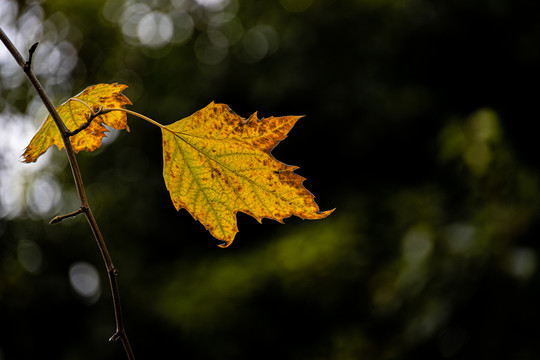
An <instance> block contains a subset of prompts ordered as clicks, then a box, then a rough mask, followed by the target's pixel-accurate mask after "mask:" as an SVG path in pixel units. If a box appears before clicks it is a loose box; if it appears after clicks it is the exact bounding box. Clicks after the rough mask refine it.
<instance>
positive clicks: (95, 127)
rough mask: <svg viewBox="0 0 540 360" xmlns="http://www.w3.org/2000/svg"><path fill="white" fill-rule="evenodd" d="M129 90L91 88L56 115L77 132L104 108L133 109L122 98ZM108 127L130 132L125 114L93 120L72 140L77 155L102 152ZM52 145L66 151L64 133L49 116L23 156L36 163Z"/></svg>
mask: <svg viewBox="0 0 540 360" xmlns="http://www.w3.org/2000/svg"><path fill="white" fill-rule="evenodd" d="M125 88H127V85H122V84H117V83H114V84H97V85H93V86H89V87H87V88H86V89H84V90H83V91H82V92H81V93H80V94H78V95H76V96H74V97H72V98H70V99H69V100H68V101H66V102H65V103H63V104H62V105H60V106H58V107H57V108H56V111H58V114H59V115H60V118H61V119H62V121H63V122H64V124H65V125H66V127H67V128H68V130H69V131H75V130H76V129H78V128H79V127H80V126H81V125H84V124H85V123H87V119H88V118H89V117H90V116H91V115H92V114H95V113H97V112H98V111H99V110H100V109H101V108H123V107H124V106H125V105H131V101H129V99H128V98H127V97H126V96H125V95H123V94H122V91H123V90H124V89H125ZM105 125H107V126H109V127H111V128H114V129H118V130H122V129H126V130H127V131H129V127H128V126H127V116H126V113H124V112H121V111H114V112H108V113H104V114H102V115H100V116H98V117H96V118H95V119H94V120H92V122H90V124H89V126H88V127H87V128H85V129H84V130H81V131H80V132H79V133H77V134H76V135H73V136H71V137H70V141H71V144H72V146H73V150H75V152H79V151H81V150H85V151H94V150H96V149H97V148H99V147H100V146H101V140H102V139H103V137H104V136H107V135H106V133H107V132H108V131H109V130H108V129H107V128H106V127H105ZM52 145H56V146H57V147H58V149H59V150H62V149H63V148H64V143H63V141H62V137H61V135H60V131H59V130H58V128H57V127H56V124H55V123H54V121H53V119H52V117H51V116H50V115H49V116H48V117H47V119H45V122H44V123H43V125H41V127H40V129H39V130H38V132H37V133H36V135H34V137H33V138H32V140H31V141H30V144H29V145H28V146H27V147H26V149H25V151H24V153H23V160H24V162H27V163H30V162H34V161H36V160H37V159H38V157H40V156H41V155H42V154H43V153H45V152H46V151H47V149H48V148H49V147H51V146H52Z"/></svg>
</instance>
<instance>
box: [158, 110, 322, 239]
mask: <svg viewBox="0 0 540 360" xmlns="http://www.w3.org/2000/svg"><path fill="white" fill-rule="evenodd" d="M299 118H300V116H283V117H270V118H265V119H261V120H259V119H258V118H257V114H256V113H255V114H253V115H252V116H251V117H250V118H249V119H247V120H246V119H243V118H241V117H240V116H238V115H236V114H235V113H234V112H232V111H231V110H230V109H229V107H228V106H227V105H225V104H215V103H213V102H212V103H211V104H209V105H208V106H207V107H205V108H204V109H201V110H199V111H197V112H196V113H194V114H193V115H191V116H189V117H187V118H185V119H182V120H180V121H177V122H175V123H173V124H171V125H167V126H163V127H162V135H163V177H164V179H165V184H166V186H167V190H169V193H170V195H171V199H172V201H173V204H174V206H175V207H176V209H177V210H180V209H181V208H185V209H186V210H187V211H188V212H189V213H190V214H191V215H192V216H193V217H194V218H195V219H196V220H199V221H200V222H201V223H202V224H203V225H204V226H205V227H206V228H207V229H208V230H209V231H210V233H211V234H212V235H213V236H214V237H216V238H217V239H220V240H223V242H224V243H223V244H222V245H220V246H221V247H227V246H229V245H230V244H231V243H232V241H233V239H234V237H235V235H236V233H237V232H238V227H237V224H236V213H237V212H239V211H241V212H243V213H246V214H248V215H251V216H253V217H254V218H255V219H257V220H258V221H259V222H261V220H262V219H263V218H265V217H266V218H271V219H275V220H277V221H280V222H282V220H283V219H284V218H286V217H289V216H292V215H295V216H298V217H300V218H303V219H321V218H324V217H326V216H328V215H330V213H331V212H332V211H333V210H330V211H323V212H321V211H319V207H318V205H317V204H316V203H315V201H314V196H313V195H312V194H311V193H310V192H309V191H308V190H307V189H306V188H305V187H304V186H303V185H302V182H303V181H304V180H305V179H304V178H303V177H301V176H300V175H297V174H295V173H294V170H296V169H298V168H297V167H296V166H290V165H286V164H284V163H282V162H280V161H278V160H276V159H275V158H274V157H273V156H272V155H271V153H270V151H271V150H272V149H273V148H274V147H275V146H276V145H277V144H278V143H279V142H280V141H281V140H283V139H284V138H285V137H286V136H287V133H288V132H289V131H290V130H291V128H292V127H293V125H294V124H295V123H296V122H297V121H298V119H299Z"/></svg>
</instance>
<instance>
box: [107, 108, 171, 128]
mask: <svg viewBox="0 0 540 360" xmlns="http://www.w3.org/2000/svg"><path fill="white" fill-rule="evenodd" d="M102 111H103V112H109V111H123V112H125V113H127V114H131V115H133V116H137V117H139V118H141V119H143V120H146V121H148V122H149V123H150V124H153V125H156V126H157V127H160V128H162V129H165V130H168V131H170V130H169V129H167V127H166V126H165V125H162V124H160V123H158V122H157V121H155V120H152V119H150V118H149V117H147V116H144V115H143V114H139V113H138V112H135V111H131V110H128V109H122V108H103V110H102Z"/></svg>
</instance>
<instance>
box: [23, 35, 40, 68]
mask: <svg viewBox="0 0 540 360" xmlns="http://www.w3.org/2000/svg"><path fill="white" fill-rule="evenodd" d="M38 45H39V42H36V43H34V45H32V46H31V47H30V49H28V54H29V55H28V61H26V62H25V63H24V66H23V70H24V72H25V73H27V72H29V71H30V69H31V67H32V56H34V52H35V51H36V49H37V47H38Z"/></svg>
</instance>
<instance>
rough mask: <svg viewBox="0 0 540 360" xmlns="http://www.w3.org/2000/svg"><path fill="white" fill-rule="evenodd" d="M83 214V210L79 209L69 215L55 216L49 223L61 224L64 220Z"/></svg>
mask: <svg viewBox="0 0 540 360" xmlns="http://www.w3.org/2000/svg"><path fill="white" fill-rule="evenodd" d="M82 213H83V209H82V208H79V209H78V210H75V211H73V212H70V213H69V214H65V215H58V216H55V217H54V218H53V219H52V220H51V221H49V224H56V223H59V222H60V221H62V220H65V219H67V218H70V217H74V216H77V215H79V214H82Z"/></svg>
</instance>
